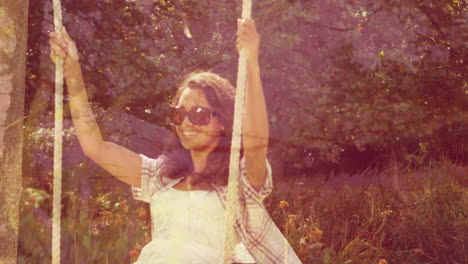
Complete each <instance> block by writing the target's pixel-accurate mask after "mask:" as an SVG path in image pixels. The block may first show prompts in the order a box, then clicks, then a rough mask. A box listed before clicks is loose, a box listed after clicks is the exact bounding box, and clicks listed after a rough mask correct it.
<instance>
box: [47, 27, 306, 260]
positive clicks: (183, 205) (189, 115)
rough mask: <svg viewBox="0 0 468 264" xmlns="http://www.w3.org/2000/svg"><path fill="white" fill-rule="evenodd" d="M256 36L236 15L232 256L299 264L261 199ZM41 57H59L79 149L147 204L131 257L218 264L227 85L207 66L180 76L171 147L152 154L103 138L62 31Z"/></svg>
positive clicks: (229, 114)
mask: <svg viewBox="0 0 468 264" xmlns="http://www.w3.org/2000/svg"><path fill="white" fill-rule="evenodd" d="M259 39H260V38H259V34H258V33H257V30H256V27H255V23H254V21H253V20H247V21H241V20H239V21H238V31H237V48H238V50H241V49H245V52H246V54H247V84H246V94H245V117H244V121H243V131H242V149H243V153H242V154H241V156H242V159H241V162H240V164H241V166H240V172H241V177H240V179H239V181H240V182H239V184H240V190H241V192H242V193H240V194H239V195H240V198H241V200H244V201H246V206H245V208H246V209H245V211H246V213H245V215H244V217H243V219H242V221H240V225H238V226H237V227H236V231H237V235H238V236H239V238H240V240H241V241H239V242H240V243H238V244H237V246H236V248H235V250H234V254H233V256H232V258H231V259H232V261H233V262H234V263H259V264H263V263H300V261H299V259H298V258H297V256H296V254H295V253H294V251H293V250H292V249H291V247H290V245H289V244H288V243H287V241H286V239H285V238H284V237H283V236H282V234H281V232H280V231H279V230H278V229H277V228H276V226H275V225H274V223H273V222H272V220H271V219H270V218H269V216H268V213H267V212H266V210H265V208H264V207H263V204H262V201H263V199H264V198H265V197H267V196H268V195H269V194H270V193H271V191H272V178H271V177H272V176H271V169H270V166H269V164H268V161H267V160H266V153H267V147H268V136H269V131H268V118H267V111H266V106H265V99H264V95H263V88H262V83H261V79H260V68H259V62H258V55H259ZM50 44H51V55H52V57H54V56H60V57H62V58H63V59H64V71H65V77H66V83H67V87H68V94H69V96H70V108H71V113H72V118H73V123H74V127H75V130H76V134H77V136H78V139H79V142H80V145H81V147H82V149H83V152H84V153H85V154H86V156H88V157H89V158H91V159H92V160H93V161H95V162H96V163H97V164H99V165H100V166H102V167H103V168H104V169H105V170H106V171H108V172H109V173H111V174H112V175H114V176H115V177H117V178H118V179H119V180H121V181H123V182H125V183H128V184H130V185H131V186H132V191H133V195H134V197H135V198H136V199H139V200H142V201H145V202H149V203H150V205H151V219H152V241H151V242H150V243H149V244H148V245H146V246H145V247H144V248H143V250H142V252H141V254H140V256H139V258H138V261H137V263H138V264H150V263H151V264H156V263H161V264H163V263H164V264H166V263H167V264H169V263H171V264H172V263H184V264H185V263H214V264H220V263H222V262H223V250H224V234H225V202H226V192H227V190H226V186H227V183H228V176H229V154H230V144H231V137H232V124H233V116H234V114H233V112H234V94H235V88H234V87H233V86H232V85H231V84H230V83H229V81H227V80H226V79H224V78H222V77H220V76H218V75H216V74H214V73H211V72H195V73H191V74H189V75H187V76H186V77H185V78H184V80H183V81H182V82H181V84H180V85H179V87H178V89H177V92H176V96H175V98H174V100H173V102H172V105H173V106H172V107H173V109H172V115H171V119H172V122H173V125H174V127H175V131H176V134H177V137H175V138H176V140H175V144H174V148H172V149H170V150H168V151H166V152H165V153H163V154H162V155H160V156H159V157H158V158H157V159H151V158H148V157H146V156H144V155H138V154H137V153H134V152H133V151H131V150H128V149H126V148H124V147H121V146H119V145H116V144H114V143H111V142H107V141H104V140H103V138H102V136H101V133H100V131H99V128H98V125H97V123H96V121H95V119H94V115H93V113H92V110H91V107H90V105H89V103H88V97H87V94H86V89H85V87H84V82H83V76H82V72H81V68H80V64H79V58H78V52H77V49H76V45H75V43H74V42H73V40H72V39H71V38H70V36H69V35H68V33H67V32H66V31H65V30H63V32H60V33H58V32H54V33H51V34H50Z"/></svg>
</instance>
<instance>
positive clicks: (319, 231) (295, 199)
mask: <svg viewBox="0 0 468 264" xmlns="http://www.w3.org/2000/svg"><path fill="white" fill-rule="evenodd" d="M453 168H455V167H454V165H453V164H451V163H448V162H445V163H444V162H432V164H429V165H426V166H424V167H421V168H419V169H413V170H410V169H408V168H396V167H395V168H394V169H392V170H389V171H386V172H380V173H374V174H372V175H365V176H364V175H355V176H353V177H351V178H348V177H346V178H340V177H338V178H335V179H332V180H331V181H328V182H325V181H324V180H322V179H320V178H319V177H307V178H290V179H289V180H288V181H280V180H278V181H277V182H276V189H275V190H274V193H273V194H272V195H271V196H270V197H269V198H267V200H266V201H265V205H266V207H267V209H268V210H269V212H270V215H271V217H272V219H273V220H274V221H275V223H276V224H277V225H278V227H280V229H281V230H282V231H283V233H284V234H285V236H286V238H287V239H288V241H289V242H290V244H291V245H292V247H293V248H294V249H295V251H296V252H297V253H298V255H299V256H300V258H301V260H302V261H303V263H324V264H341V263H343V264H344V263H346V264H350V263H370V264H374V263H375V264H385V263H398V264H404V263H408V264H410V263H411V264H412V263H415V264H416V263H421V264H423V263H443V264H456V263H458V264H461V263H468V262H467V254H466V252H467V250H466V247H467V238H468V235H467V230H468V221H467V212H468V203H467V186H468V182H467V179H466V174H463V173H460V170H458V171H457V170H454V169H453ZM462 171H463V170H462ZM464 172H466V170H464ZM395 175H396V176H398V179H399V184H395ZM388 179H392V180H390V181H389V180H388ZM102 184H104V183H102ZM112 188H113V191H112V192H108V191H105V188H96V189H95V190H96V191H93V192H91V194H92V196H91V197H81V196H80V195H79V193H78V191H68V192H65V194H64V199H63V203H64V207H63V211H62V215H63V219H62V258H63V259H66V260H67V263H131V262H133V261H134V260H136V258H137V257H138V255H139V252H140V251H141V248H142V246H144V245H145V244H146V243H148V241H149V240H150V228H149V210H148V206H147V205H145V204H143V203H140V202H137V201H134V200H133V199H131V197H130V195H129V194H130V192H129V189H128V187H127V186H125V185H117V186H113V187H112ZM50 202H51V201H50V194H48V193H47V192H45V191H41V190H38V189H33V188H28V189H26V190H25V193H24V196H23V201H22V209H21V221H20V235H19V247H18V249H19V253H18V254H19V257H18V263H49V262H50V239H51V235H50V234H51V230H50V220H49V219H50V213H51V208H50V205H51V203H50Z"/></svg>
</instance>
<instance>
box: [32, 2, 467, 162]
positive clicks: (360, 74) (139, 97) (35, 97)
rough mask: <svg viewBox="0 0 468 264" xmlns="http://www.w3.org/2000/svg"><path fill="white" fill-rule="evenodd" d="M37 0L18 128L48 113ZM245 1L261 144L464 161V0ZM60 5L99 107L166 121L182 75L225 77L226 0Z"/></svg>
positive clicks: (300, 156) (293, 153)
mask: <svg viewBox="0 0 468 264" xmlns="http://www.w3.org/2000/svg"><path fill="white" fill-rule="evenodd" d="M47 3H48V2H45V1H37V2H35V3H34V7H33V8H32V9H31V10H33V11H32V12H31V14H30V21H31V22H30V31H31V37H30V44H29V46H30V51H29V54H28V55H29V65H30V68H29V70H30V74H29V77H28V84H29V88H28V92H27V93H28V95H27V102H26V109H27V110H28V111H29V115H28V118H27V124H28V125H27V128H29V127H33V126H35V125H36V124H37V122H38V120H40V119H41V117H40V116H38V115H41V114H44V113H46V112H47V111H51V110H52V104H51V103H46V104H44V102H43V98H44V96H47V97H48V96H50V93H51V92H52V85H51V84H52V83H53V80H52V79H51V78H50V77H51V75H52V74H51V69H52V64H51V62H50V60H49V58H48V49H47V48H46V47H47V45H48V43H47V34H46V32H47V31H49V30H51V22H52V17H51V15H50V11H51V6H50V4H47ZM254 3H255V5H254V11H253V14H254V18H255V20H256V22H257V27H258V30H259V31H260V34H261V36H262V41H261V44H262V47H261V64H262V76H263V83H264V89H265V93H266V97H267V104H268V108H269V117H270V125H271V144H270V145H271V146H272V147H274V148H275V149H278V150H279V151H280V153H281V156H282V159H283V160H284V161H285V162H286V163H287V165H288V167H293V166H294V167H296V168H308V167H310V166H313V165H312V164H307V162H306V160H307V159H308V157H313V158H314V160H318V161H323V162H333V163H339V164H340V165H341V166H343V167H345V169H352V167H353V165H352V164H354V163H356V161H357V159H359V158H360V156H359V155H356V153H357V154H359V153H366V152H367V153H369V154H370V156H374V157H379V156H389V155H390V154H391V153H394V154H396V155H397V157H398V158H399V159H400V160H404V159H405V155H406V154H412V153H414V152H415V151H417V150H418V149H419V146H420V144H424V145H427V149H428V150H429V152H430V153H431V155H432V157H433V158H437V157H438V156H439V155H441V154H448V155H450V156H451V157H452V158H454V159H462V160H464V161H465V160H466V142H465V141H464V140H463V135H465V134H466V133H467V126H466V122H464V120H466V113H467V112H468V111H467V106H468V104H467V103H466V102H467V100H466V96H467V91H466V77H465V76H464V74H465V72H466V59H465V57H466V48H465V41H464V39H465V37H466V30H465V29H466V26H465V25H466V23H463V21H464V19H465V18H464V17H465V14H466V2H465V1H453V0H444V1H425V2H424V3H419V2H417V1H401V0H379V1H370V0H358V1H337V0H334V1H323V0H315V1H292V0H277V1H254ZM63 5H64V8H65V9H66V12H65V15H64V19H65V25H66V26H67V27H68V29H69V31H70V34H71V35H72V37H73V38H74V39H75V40H76V41H77V44H78V49H79V51H80V55H81V56H80V58H81V64H82V66H83V68H84V75H85V79H86V83H87V88H88V92H89V93H90V94H91V100H92V101H93V102H95V103H96V104H98V105H99V106H100V107H101V108H104V109H106V110H115V111H121V112H127V113H130V114H131V115H134V116H136V117H138V118H140V119H144V120H147V121H150V122H152V123H154V124H156V125H158V126H160V127H166V128H167V127H168V123H167V118H166V116H167V113H168V105H167V101H168V99H169V98H170V97H171V96H172V94H173V93H174V91H175V88H174V87H175V86H176V85H177V81H178V80H179V79H180V77H181V76H183V75H184V74H185V73H187V72H190V71H193V70H195V69H212V70H214V71H216V72H219V73H221V74H222V75H225V76H226V77H228V78H229V79H230V80H233V79H234V76H235V72H236V65H237V52H236V50H235V41H234V39H235V19H236V18H237V17H238V16H239V14H240V6H239V4H238V3H237V2H235V1H192V0H167V1H149V0H138V1H124V0H106V1H104V0H102V1H90V0H87V1H80V4H79V5H77V4H76V2H74V1H68V0H64V1H63ZM35 10H37V11H39V13H40V14H39V13H37V12H36V11H35ZM273 21H275V22H276V23H272V22H273ZM44 93H46V94H47V93H48V94H49V95H45V94H44ZM41 102H42V103H41ZM47 122H50V121H47ZM460 142H462V143H461V144H459V143H460ZM368 156H369V155H368ZM347 160H350V162H347ZM381 161H383V162H386V161H387V159H385V158H384V159H382V160H381ZM371 162H375V160H374V161H372V160H368V161H367V164H366V166H368V165H370V163H371Z"/></svg>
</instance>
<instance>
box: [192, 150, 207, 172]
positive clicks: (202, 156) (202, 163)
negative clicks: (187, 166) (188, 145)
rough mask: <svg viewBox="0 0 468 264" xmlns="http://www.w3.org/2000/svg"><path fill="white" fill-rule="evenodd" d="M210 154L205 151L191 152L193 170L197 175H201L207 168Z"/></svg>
mask: <svg viewBox="0 0 468 264" xmlns="http://www.w3.org/2000/svg"><path fill="white" fill-rule="evenodd" d="M209 154H210V153H208V152H203V151H194V150H192V151H191V152H190V155H191V156H192V163H193V169H194V172H195V174H201V173H202V172H203V170H204V169H205V167H206V161H207V160H208V155H209Z"/></svg>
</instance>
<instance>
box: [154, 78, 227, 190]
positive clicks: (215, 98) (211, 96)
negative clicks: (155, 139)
mask: <svg viewBox="0 0 468 264" xmlns="http://www.w3.org/2000/svg"><path fill="white" fill-rule="evenodd" d="M188 88H190V89H200V90H201V91H203V93H204V94H205V96H206V98H207V100H208V103H209V104H210V105H211V107H212V108H213V109H214V111H215V112H216V116H217V117H218V118H219V120H220V122H221V123H222V125H223V126H224V131H223V133H221V138H220V140H219V143H218V145H217V147H216V148H215V149H214V150H213V151H212V152H211V153H210V154H209V155H208V160H207V163H206V167H205V169H204V170H203V172H202V174H203V175H202V177H200V181H199V183H202V182H203V183H208V184H207V186H208V188H209V189H210V190H213V186H212V184H215V185H217V186H226V185H227V182H228V177H229V155H230V150H231V137H232V124H233V116H234V96H235V88H234V86H233V85H232V84H231V83H230V82H229V81H228V80H226V79H225V78H222V77H221V76H219V75H217V74H215V73H212V72H206V71H204V72H192V73H189V74H188V75H186V76H185V77H184V78H183V79H182V81H181V82H180V84H179V86H178V89H177V92H176V94H175V96H174V98H173V99H172V100H171V104H173V105H176V104H177V103H178V102H179V99H180V96H181V95H182V92H183V91H184V90H185V89H188ZM173 130H175V129H173ZM172 137H173V138H172V139H171V141H170V144H169V145H168V147H167V148H166V150H165V152H164V153H163V154H162V155H164V157H165V162H164V163H163V164H164V165H163V167H162V168H161V170H160V172H161V175H162V176H164V177H168V178H170V179H177V178H181V177H185V176H187V175H188V174H190V173H194V167H193V162H192V158H191V156H190V151H189V150H187V149H185V148H183V147H182V144H181V142H180V139H179V137H178V136H177V134H176V133H175V132H174V133H173V134H172Z"/></svg>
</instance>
